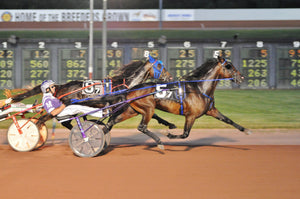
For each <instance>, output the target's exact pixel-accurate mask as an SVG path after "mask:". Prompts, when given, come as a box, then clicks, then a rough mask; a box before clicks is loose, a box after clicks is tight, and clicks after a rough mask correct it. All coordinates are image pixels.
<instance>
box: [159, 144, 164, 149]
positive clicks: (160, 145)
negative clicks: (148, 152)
mask: <svg viewBox="0 0 300 199" xmlns="http://www.w3.org/2000/svg"><path fill="white" fill-rule="evenodd" d="M157 147H158V148H159V149H161V150H165V147H164V145H163V144H158V145H157Z"/></svg>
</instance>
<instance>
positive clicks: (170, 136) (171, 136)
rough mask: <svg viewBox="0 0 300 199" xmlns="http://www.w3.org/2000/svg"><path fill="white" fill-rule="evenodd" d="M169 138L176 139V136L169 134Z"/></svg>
mask: <svg viewBox="0 0 300 199" xmlns="http://www.w3.org/2000/svg"><path fill="white" fill-rule="evenodd" d="M167 137H168V138H169V139H174V138H175V137H176V136H175V135H173V134H171V133H168V135H167Z"/></svg>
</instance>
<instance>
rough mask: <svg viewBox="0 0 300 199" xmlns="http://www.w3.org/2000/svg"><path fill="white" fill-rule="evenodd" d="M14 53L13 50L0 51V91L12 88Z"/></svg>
mask: <svg viewBox="0 0 300 199" xmlns="http://www.w3.org/2000/svg"><path fill="white" fill-rule="evenodd" d="M14 57H15V53H14V51H13V50H9V49H7V50H6V49H5V50H4V49H1V50H0V89H3V88H8V89H12V88H14V81H13V79H14V70H15V61H14V60H15V59H14Z"/></svg>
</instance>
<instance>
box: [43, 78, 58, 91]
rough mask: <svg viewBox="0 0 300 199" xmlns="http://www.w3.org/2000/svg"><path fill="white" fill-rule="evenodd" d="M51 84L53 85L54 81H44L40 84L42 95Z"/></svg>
mask: <svg viewBox="0 0 300 199" xmlns="http://www.w3.org/2000/svg"><path fill="white" fill-rule="evenodd" d="M52 84H55V82H54V81H52V80H45V81H43V83H42V84H41V90H42V92H43V93H46V92H47V89H48V88H49V87H50V86H51V85H52Z"/></svg>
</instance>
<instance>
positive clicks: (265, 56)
mask: <svg viewBox="0 0 300 199" xmlns="http://www.w3.org/2000/svg"><path fill="white" fill-rule="evenodd" d="M259 45H260V46H263V43H259ZM241 62H242V63H241V73H242V74H243V75H244V77H245V81H244V82H243V83H242V84H241V88H269V68H270V66H269V50H268V49H267V48H262V47H259V48H242V50H241Z"/></svg>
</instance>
